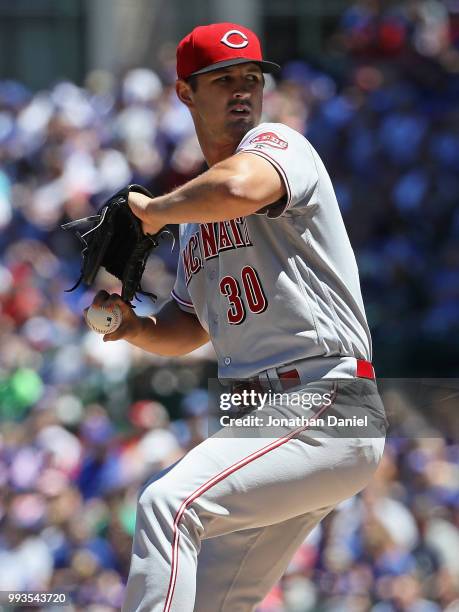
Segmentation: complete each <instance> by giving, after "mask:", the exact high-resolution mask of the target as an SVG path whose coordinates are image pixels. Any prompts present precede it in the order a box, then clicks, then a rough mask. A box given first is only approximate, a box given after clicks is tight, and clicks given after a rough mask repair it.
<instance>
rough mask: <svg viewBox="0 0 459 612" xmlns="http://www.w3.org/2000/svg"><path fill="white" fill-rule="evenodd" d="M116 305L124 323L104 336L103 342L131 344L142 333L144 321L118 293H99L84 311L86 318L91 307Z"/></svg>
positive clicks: (102, 291)
mask: <svg viewBox="0 0 459 612" xmlns="http://www.w3.org/2000/svg"><path fill="white" fill-rule="evenodd" d="M114 304H116V305H117V306H118V307H119V308H120V310H121V315H122V321H121V324H120V326H119V327H118V329H115V331H113V332H111V333H110V334H105V335H104V337H103V341H104V342H111V341H112V340H127V341H128V342H129V341H130V340H132V339H134V338H135V337H136V336H137V335H138V334H139V333H140V331H141V328H142V319H141V318H140V317H138V316H137V315H136V314H135V313H134V311H133V309H132V308H131V307H130V306H129V305H128V304H126V302H124V301H123V300H122V299H121V296H119V295H118V294H117V293H112V294H111V295H110V294H109V293H108V292H107V291H104V290H101V291H99V292H98V293H97V295H96V296H95V298H94V299H93V301H92V304H91V305H90V306H88V307H87V308H85V309H84V311H83V314H84V318H85V320H86V316H87V313H88V310H89V308H90V307H91V306H96V307H100V306H113V305H114Z"/></svg>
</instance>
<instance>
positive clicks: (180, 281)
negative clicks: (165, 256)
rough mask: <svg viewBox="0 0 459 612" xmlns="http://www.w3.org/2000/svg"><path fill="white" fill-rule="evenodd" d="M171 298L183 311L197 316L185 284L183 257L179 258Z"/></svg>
mask: <svg viewBox="0 0 459 612" xmlns="http://www.w3.org/2000/svg"><path fill="white" fill-rule="evenodd" d="M171 296H172V299H173V300H175V302H176V303H177V305H178V307H179V308H180V309H181V310H183V311H185V312H188V313H190V314H196V311H195V308H194V306H193V302H192V301H191V297H190V294H189V292H188V288H187V286H186V283H185V274H184V270H183V262H182V258H181V257H179V260H178V265H177V277H176V279H175V284H174V288H173V289H172V291H171Z"/></svg>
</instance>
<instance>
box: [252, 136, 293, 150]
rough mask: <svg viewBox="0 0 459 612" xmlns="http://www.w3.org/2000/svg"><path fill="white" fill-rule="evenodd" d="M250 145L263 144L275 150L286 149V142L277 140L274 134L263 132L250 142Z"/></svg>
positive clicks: (280, 139) (277, 137)
mask: <svg viewBox="0 0 459 612" xmlns="http://www.w3.org/2000/svg"><path fill="white" fill-rule="evenodd" d="M250 143H259V144H265V145H268V146H270V147H274V148H275V149H286V148H287V147H288V142H287V141H286V140H282V138H279V136H278V135H277V134H275V133H274V132H263V134H258V136H255V138H252V140H250Z"/></svg>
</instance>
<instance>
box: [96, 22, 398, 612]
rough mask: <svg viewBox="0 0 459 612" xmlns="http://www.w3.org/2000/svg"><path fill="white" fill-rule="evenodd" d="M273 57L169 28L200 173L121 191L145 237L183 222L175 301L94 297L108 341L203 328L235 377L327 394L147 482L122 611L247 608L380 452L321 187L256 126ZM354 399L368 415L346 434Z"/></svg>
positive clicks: (331, 198) (186, 348) (194, 333)
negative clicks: (113, 323)
mask: <svg viewBox="0 0 459 612" xmlns="http://www.w3.org/2000/svg"><path fill="white" fill-rule="evenodd" d="M278 68H279V67H278V66H277V64H274V63H272V62H267V61H265V60H264V59H263V56H262V52H261V48H260V43H259V40H258V38H257V37H256V35H255V34H254V33H253V32H251V31H250V30H248V29H247V28H245V27H243V26H241V25H237V24H232V23H218V24H213V25H208V26H201V27H197V28H195V29H194V30H193V31H192V32H191V33H190V34H189V35H188V36H186V37H185V38H184V39H183V40H182V41H181V42H180V44H179V45H178V48H177V74H178V79H177V83H176V91H177V96H178V98H179V99H180V101H181V102H182V103H183V104H185V105H186V106H187V108H188V109H189V112H190V113H191V116H192V118H193V121H194V125H195V128H196V134H197V137H198V139H199V143H200V146H201V149H202V151H203V154H204V157H205V159H206V161H207V164H208V167H209V169H208V170H207V171H206V172H204V173H203V174H201V175H200V176H199V177H197V178H195V179H193V180H191V181H190V182H188V183H187V184H185V185H183V186H182V187H180V188H178V189H176V190H175V191H173V192H172V193H169V194H167V195H164V196H161V197H156V198H152V197H148V195H146V194H145V193H142V192H141V191H140V190H136V191H134V190H133V191H131V192H130V193H129V195H128V205H129V207H130V210H132V212H133V213H134V215H135V216H136V217H137V218H138V219H139V220H140V222H141V224H142V230H143V231H144V233H145V235H156V234H157V233H158V232H159V231H160V230H161V228H163V227H164V226H165V225H166V224H170V223H177V224H180V255H179V263H178V269H177V278H176V282H175V286H174V289H173V291H172V299H171V301H170V302H168V303H167V304H166V305H165V306H164V307H163V308H162V310H161V311H160V312H159V313H158V314H157V315H156V316H154V317H138V316H137V315H136V314H135V313H134V311H133V310H132V309H131V307H130V306H129V304H127V303H126V301H125V300H122V299H121V297H120V296H118V295H108V294H107V293H106V292H103V291H102V292H99V293H98V295H97V296H96V298H95V300H94V302H93V305H99V306H101V305H109V304H118V306H119V307H120V308H121V310H122V315H123V322H122V324H121V326H120V327H119V328H118V330H116V331H114V332H112V333H110V334H107V335H106V336H105V337H104V340H105V341H114V340H118V339H124V340H127V341H128V342H130V343H132V344H133V345H136V346H138V347H140V348H142V349H144V350H146V351H150V352H152V353H158V354H160V355H167V356H175V355H182V354H185V353H188V352H190V351H192V350H194V349H196V348H197V347H199V346H201V345H202V344H204V343H206V342H207V341H208V340H210V341H211V342H212V344H213V346H214V348H215V352H216V354H217V357H218V373H219V378H221V379H222V380H224V381H226V382H228V381H233V382H234V383H235V385H236V386H233V387H229V388H230V389H231V388H232V389H237V388H238V385H240V384H241V381H242V384H243V385H244V387H245V389H252V390H253V389H257V390H262V391H265V392H269V391H279V390H281V391H285V393H286V394H287V396H288V397H291V396H292V395H293V393H302V394H305V393H307V394H308V397H313V396H315V397H316V398H317V397H319V398H322V399H323V401H322V403H321V402H320V401H319V402H315V403H314V405H310V406H309V408H308V410H307V412H308V414H310V415H313V416H314V417H316V418H317V421H316V424H313V425H312V426H311V425H308V424H305V423H304V421H301V420H300V416H301V413H303V414H304V412H305V409H304V407H303V406H300V405H295V406H285V405H284V404H282V405H276V403H274V404H272V405H270V406H269V407H268V408H267V409H266V410H267V415H268V416H271V417H276V416H277V417H280V416H282V417H285V419H284V422H286V420H288V422H291V423H298V426H295V425H292V426H291V427H286V428H284V429H282V431H278V430H277V429H272V428H271V429H266V430H264V433H261V434H260V433H259V435H254V436H244V435H240V424H238V423H237V420H234V422H233V421H231V420H229V419H227V422H228V423H230V424H229V425H228V426H225V427H224V431H223V433H220V432H218V433H217V434H215V435H214V436H212V437H210V438H208V439H207V440H205V441H204V442H202V443H201V444H200V445H198V446H197V447H195V448H194V449H193V450H191V451H190V452H189V453H188V454H187V455H186V456H185V457H184V458H183V459H181V460H180V461H179V462H178V463H176V464H174V465H173V466H171V467H169V468H168V469H167V470H165V471H164V472H162V473H160V474H157V475H155V477H154V478H153V479H152V480H151V481H150V482H149V483H147V484H146V485H145V487H144V488H143V489H142V491H141V492H140V495H139V500H138V509H137V522H136V531H135V536H134V542H133V549H132V562H131V569H130V575H129V580H128V584H127V591H126V597H125V602H124V606H123V610H124V611H125V612H134V611H137V612H141V611H142V612H191V611H192V610H196V611H197V612H249V611H252V610H254V609H255V607H256V605H257V603H259V602H260V601H261V600H262V599H263V598H264V597H265V595H266V594H267V593H268V591H269V590H270V589H271V587H272V586H273V585H274V584H275V583H276V581H277V580H278V579H279V578H280V577H281V576H282V574H283V572H284V571H285V569H286V567H287V565H288V563H289V561H290V559H291V557H292V555H293V554H294V552H295V550H296V549H297V548H298V547H299V546H300V545H301V544H302V542H303V541H304V539H305V537H306V536H307V535H308V533H309V532H310V531H311V529H312V528H313V527H314V526H315V525H317V523H318V522H319V521H320V520H321V519H322V518H323V517H325V516H326V515H327V514H328V513H329V512H331V510H332V509H333V508H334V507H335V506H336V505H337V504H338V503H339V502H341V501H342V500H344V499H346V498H348V497H350V496H352V495H355V494H356V493H357V492H359V491H360V490H362V489H363V488H364V487H365V486H366V484H367V483H368V482H369V480H370V479H371V477H372V474H373V473H374V471H375V469H376V467H377V465H378V463H379V461H380V459H381V455H382V452H383V448H384V434H385V425H386V421H385V415H384V408H383V406H382V404H381V401H380V399H379V396H378V393H377V388H376V383H375V375H374V370H373V366H372V364H371V359H372V355H371V339H370V332H369V329H368V325H367V321H366V317H365V312H364V307H363V302H362V295H361V291H360V284H359V276H358V270H357V265H356V261H355V257H354V253H353V250H352V248H351V245H350V243H349V239H348V236H347V233H346V229H345V227H344V224H343V220H342V217H341V214H340V210H339V207H338V204H337V201H336V197H335V194H334V191H333V187H332V183H331V181H330V178H329V175H328V173H327V171H326V169H325V167H324V165H323V163H322V161H321V159H320V157H319V156H318V154H317V152H316V151H315V150H314V148H313V147H312V146H311V144H310V143H309V142H308V141H307V140H306V139H305V138H304V137H303V136H302V135H301V134H299V133H298V132H296V131H295V130H293V129H291V128H289V127H287V126H286V125H283V124H279V123H260V118H261V113H262V97H263V85H264V76H263V74H264V73H267V72H275V71H276V70H277V69H278ZM356 411H357V412H358V414H359V417H362V419H363V421H365V419H366V420H367V421H368V418H369V419H370V421H371V423H372V426H371V427H370V428H366V429H365V428H364V429H362V430H361V434H359V430H357V429H355V428H354V429H353V430H352V435H349V434H346V432H344V433H343V431H342V430H341V432H340V431H339V425H338V424H339V423H343V422H347V421H346V419H348V417H349V418H350V417H353V416H355V414H356ZM258 412H261V411H258ZM327 414H330V415H333V416H334V420H333V421H332V424H331V425H330V424H328V426H327V423H326V421H325V419H326V417H327ZM319 417H321V418H322V421H323V422H324V423H325V426H323V427H322V425H321V424H320V423H321V422H322V421H319ZM312 420H314V419H312ZM348 420H349V419H348Z"/></svg>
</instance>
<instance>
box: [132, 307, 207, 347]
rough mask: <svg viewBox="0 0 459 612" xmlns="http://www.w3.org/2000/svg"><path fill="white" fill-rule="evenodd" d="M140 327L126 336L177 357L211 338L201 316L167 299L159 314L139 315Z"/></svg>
mask: <svg viewBox="0 0 459 612" xmlns="http://www.w3.org/2000/svg"><path fill="white" fill-rule="evenodd" d="M138 319H139V324H138V328H137V330H136V331H135V332H134V333H132V334H130V335H128V336H127V337H125V340H127V342H129V343H130V344H133V345H134V346H137V347H139V348H141V349H143V350H144V351H148V352H149V353H156V354H157V355H163V356H165V357H177V356H179V355H185V354H187V353H190V352H191V351H194V349H197V348H198V347H200V346H202V345H203V344H205V343H206V342H208V341H209V336H208V334H207V332H206V331H205V329H203V327H202V326H201V324H200V323H199V321H198V319H197V318H196V317H195V316H194V315H192V314H188V313H186V312H183V311H182V310H180V308H179V307H178V306H177V305H176V303H175V302H168V303H167V304H166V305H165V306H164V307H163V308H162V309H161V311H160V312H159V313H158V314H157V315H156V316H154V317H153V316H151V317H138Z"/></svg>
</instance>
